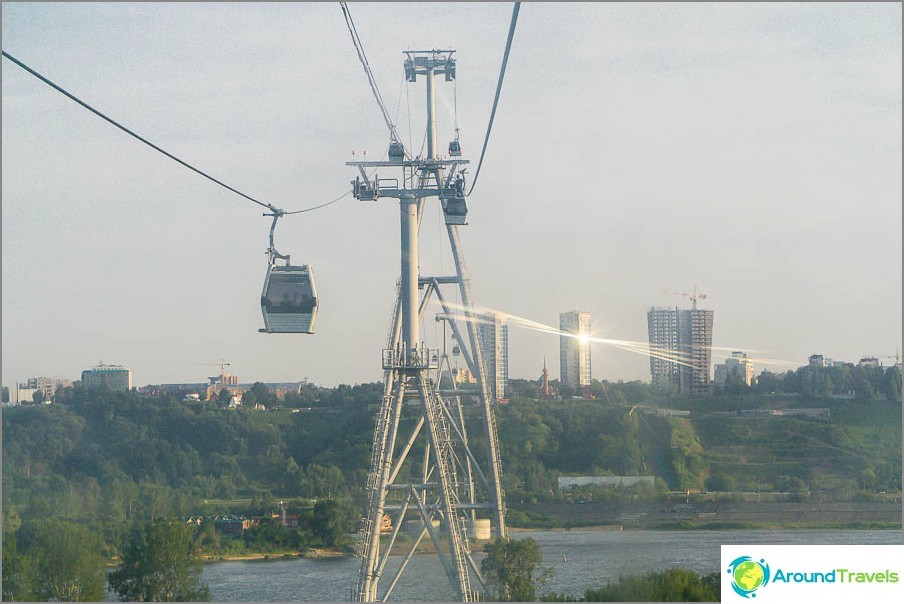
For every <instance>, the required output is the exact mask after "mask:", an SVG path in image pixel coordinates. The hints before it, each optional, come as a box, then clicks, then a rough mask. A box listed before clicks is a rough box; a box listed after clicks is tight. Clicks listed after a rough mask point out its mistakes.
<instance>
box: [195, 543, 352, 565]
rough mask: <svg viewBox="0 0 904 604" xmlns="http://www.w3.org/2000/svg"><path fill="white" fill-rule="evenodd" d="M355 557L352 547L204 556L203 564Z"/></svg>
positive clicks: (202, 558)
mask: <svg viewBox="0 0 904 604" xmlns="http://www.w3.org/2000/svg"><path fill="white" fill-rule="evenodd" d="M353 555H354V550H353V549H352V548H351V547H347V546H345V547H315V548H311V549H307V550H304V551H302V552H267V553H263V552H252V553H247V554H204V555H202V556H201V562H253V561H271V560H291V559H293V558H346V557H349V556H353Z"/></svg>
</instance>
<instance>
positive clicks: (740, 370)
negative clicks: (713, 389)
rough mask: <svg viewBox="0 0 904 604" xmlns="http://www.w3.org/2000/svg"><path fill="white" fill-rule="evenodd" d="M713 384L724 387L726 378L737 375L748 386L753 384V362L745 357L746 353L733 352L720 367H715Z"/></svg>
mask: <svg viewBox="0 0 904 604" xmlns="http://www.w3.org/2000/svg"><path fill="white" fill-rule="evenodd" d="M714 369H715V382H716V384H718V385H720V386H724V385H725V382H726V381H727V380H728V377H729V376H731V375H737V376H739V377H740V378H741V380H742V381H743V382H744V383H745V384H746V385H748V386H750V385H751V384H753V361H751V360H750V359H749V358H748V357H747V353H746V352H741V351H738V350H736V351H733V352H732V353H731V358H728V359H725V362H724V363H722V364H721V365H716V366H715V368H714Z"/></svg>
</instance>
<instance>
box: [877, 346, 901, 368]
mask: <svg viewBox="0 0 904 604" xmlns="http://www.w3.org/2000/svg"><path fill="white" fill-rule="evenodd" d="M882 358H883V359H894V360H895V366H896V367H899V366H900V365H901V354H900V352H899V350H898V349H897V348H895V353H894V354H887V355H885V356H884V357H882Z"/></svg>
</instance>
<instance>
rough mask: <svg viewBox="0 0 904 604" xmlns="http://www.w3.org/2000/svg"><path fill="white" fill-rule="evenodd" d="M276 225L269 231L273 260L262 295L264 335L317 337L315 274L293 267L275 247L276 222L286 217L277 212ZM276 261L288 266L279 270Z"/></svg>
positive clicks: (308, 270)
mask: <svg viewBox="0 0 904 604" xmlns="http://www.w3.org/2000/svg"><path fill="white" fill-rule="evenodd" d="M271 215H272V216H273V225H272V226H271V227H270V248H269V249H268V250H267V254H268V256H269V258H270V263H269V266H268V267H267V276H266V277H265V278H264V289H263V291H262V292H261V314H263V316H264V327H263V329H260V330H258V331H260V332H262V333H314V320H315V319H316V318H317V306H318V300H317V287H316V286H315V284H314V273H313V271H312V270H311V267H310V266H308V265H306V264H305V265H302V266H292V265H291V264H289V256H286V255H283V254H280V253H279V252H277V251H276V248H275V247H274V246H273V230H274V229H275V228H276V221H277V220H278V219H279V218H280V217H281V216H282V215H283V212H282V211H281V210H276V209H274V212H273V214H265V216H271ZM277 260H284V261H285V262H286V264H285V265H284V266H280V265H278V264H277Z"/></svg>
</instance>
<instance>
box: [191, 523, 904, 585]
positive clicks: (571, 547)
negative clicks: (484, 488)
mask: <svg viewBox="0 0 904 604" xmlns="http://www.w3.org/2000/svg"><path fill="white" fill-rule="evenodd" d="M512 537H513V538H515V539H521V538H524V537H532V538H533V539H534V540H536V541H537V543H538V544H539V545H540V549H541V552H542V554H543V564H542V566H543V567H545V568H552V569H553V571H554V572H553V575H552V578H551V579H550V580H549V581H548V582H547V584H546V587H545V588H544V589H543V590H542V591H541V593H546V592H549V591H555V592H558V593H569V594H573V595H581V594H583V592H584V590H586V589H588V588H595V587H601V586H602V585H605V583H606V582H607V581H609V580H616V579H618V577H619V576H625V575H634V574H640V573H645V572H649V571H660V570H666V569H668V568H671V567H681V568H687V569H690V570H693V571H696V572H698V573H710V572H715V571H718V570H719V564H720V545H722V544H726V545H728V544H758V543H762V544H790V545H835V544H837V545H847V544H850V545H854V544H861V545H871V544H900V543H902V534H901V531H863V530H781V531H768V530H732V531H727V530H726V531H644V530H631V531H523V532H515V533H513V534H512ZM475 559H476V561H477V563H478V564H480V560H482V559H483V555H482V554H476V555H475ZM566 560H567V561H566ZM400 563H401V556H392V557H391V558H390V561H389V563H387V568H386V571H385V573H384V575H383V579H382V580H381V583H380V587H381V589H380V592H381V594H382V592H383V589H385V587H386V586H387V585H388V584H389V582H390V580H391V577H392V576H393V573H394V571H395V569H397V568H398V566H399V564H400ZM357 572H358V560H357V559H355V558H323V559H305V558H293V559H287V560H269V561H237V562H213V563H209V564H205V565H204V574H203V578H202V580H203V581H204V582H205V583H207V584H208V585H209V586H210V593H211V596H212V599H213V600H214V601H215V602H252V601H253V602H291V601H301V602H311V601H321V602H323V601H327V602H335V601H348V600H350V593H351V588H352V587H353V585H354V583H355V577H356V574H357ZM391 599H392V600H394V601H418V602H439V601H450V600H455V594H454V593H453V592H452V590H451V587H450V586H449V581H448V579H446V576H445V574H444V573H443V570H442V567H441V566H440V564H439V561H438V560H437V559H436V555H435V554H418V555H416V556H415V557H414V558H413V559H412V561H411V563H410V564H409V566H408V569H407V570H406V571H405V573H404V574H403V576H402V578H401V579H400V580H399V583H398V585H397V586H396V589H395V592H394V593H393V595H392V598H391Z"/></svg>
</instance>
